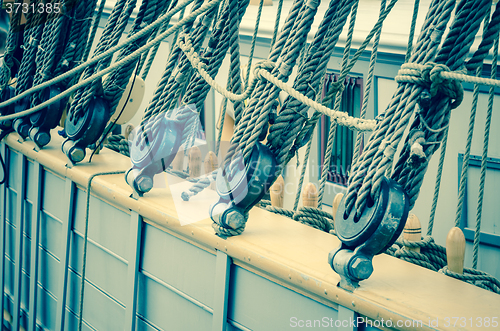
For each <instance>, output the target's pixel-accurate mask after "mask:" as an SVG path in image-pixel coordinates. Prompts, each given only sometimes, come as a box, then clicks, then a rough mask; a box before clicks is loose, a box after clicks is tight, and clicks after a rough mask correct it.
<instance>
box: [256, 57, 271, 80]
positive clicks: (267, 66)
mask: <svg viewBox="0 0 500 331" xmlns="http://www.w3.org/2000/svg"><path fill="white" fill-rule="evenodd" d="M275 67H276V64H275V63H274V62H273V61H270V60H263V61H259V62H257V63H256V64H255V69H254V72H253V74H254V76H255V77H257V78H258V79H261V80H264V79H265V78H264V77H263V76H262V75H261V70H265V71H267V72H269V73H271V71H272V70H273V69H274V68H275Z"/></svg>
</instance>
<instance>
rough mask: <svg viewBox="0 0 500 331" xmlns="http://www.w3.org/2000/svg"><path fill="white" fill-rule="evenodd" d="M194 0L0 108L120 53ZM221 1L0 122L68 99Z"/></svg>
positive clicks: (189, 0)
mask: <svg viewBox="0 0 500 331" xmlns="http://www.w3.org/2000/svg"><path fill="white" fill-rule="evenodd" d="M191 1H192V0H187V1H185V2H183V3H182V4H180V5H179V7H176V9H175V10H173V11H172V12H168V13H167V14H165V16H163V17H161V18H159V19H158V20H157V21H156V22H155V23H153V24H151V25H150V26H148V27H146V28H144V29H143V30H141V32H140V33H137V34H135V35H134V36H132V37H130V38H129V39H128V40H127V41H125V42H123V43H121V44H119V45H117V46H114V47H112V48H110V49H109V50H107V51H106V52H104V53H102V54H101V55H99V56H96V57H95V58H92V59H91V60H89V61H87V62H85V63H83V64H81V65H79V66H77V67H75V68H73V69H72V70H70V71H68V72H66V73H64V74H61V75H59V76H57V77H55V78H53V79H51V80H49V81H47V82H45V83H43V84H40V85H38V86H34V87H32V88H30V89H29V90H27V91H25V92H23V93H21V94H20V95H18V96H16V97H14V98H11V99H8V100H6V101H4V102H1V103H0V108H1V107H5V106H8V105H10V104H12V103H14V102H17V101H19V100H20V99H21V98H23V97H25V96H27V95H29V94H32V93H35V92H38V91H40V90H43V89H45V88H47V87H49V86H51V85H53V84H56V83H59V82H61V81H64V80H65V79H67V78H69V77H72V76H73V75H74V74H76V73H78V72H80V71H82V70H84V69H85V68H86V67H87V65H91V64H95V63H97V62H98V61H99V60H101V59H103V58H106V57H108V56H111V55H112V54H113V53H114V52H116V51H118V50H119V49H121V48H123V47H124V46H126V45H127V44H128V43H130V42H133V41H135V40H136V39H137V37H140V36H142V35H143V34H146V33H148V32H149V31H150V30H152V29H153V28H155V27H156V26H157V25H159V24H161V23H162V22H164V21H165V20H167V19H169V18H170V17H172V16H173V15H175V14H176V13H177V12H178V11H180V10H181V9H182V8H184V7H185V6H187V5H188V4H189V3H190V2H191ZM220 1H221V0H212V1H210V2H208V3H207V4H206V5H203V6H201V7H200V8H199V9H198V10H196V11H195V12H193V13H192V14H191V15H189V16H187V17H186V18H184V19H183V20H181V21H180V22H178V23H177V24H175V25H174V26H172V27H171V28H169V29H168V30H167V31H165V32H164V33H163V34H160V35H158V36H157V37H156V38H155V39H154V41H152V42H151V43H148V44H146V45H144V46H143V47H141V48H139V49H138V50H136V51H135V52H133V53H132V54H130V55H129V56H128V57H126V58H124V59H122V60H120V61H117V62H116V63H114V64H113V65H111V66H109V67H108V68H106V69H103V70H100V71H99V72H97V73H96V74H94V75H92V76H90V77H88V78H86V79H83V80H81V81H80V82H78V83H77V84H75V85H73V86H72V87H70V88H67V89H66V90H65V91H64V92H62V93H60V94H59V95H57V96H56V97H53V98H51V99H49V100H47V101H45V102H43V103H41V104H39V105H38V106H36V107H33V108H30V109H27V110H25V111H22V112H19V113H16V114H12V115H8V116H0V121H5V120H9V119H13V118H17V117H23V116H27V115H29V114H32V113H34V112H36V111H38V110H40V109H43V108H45V107H47V106H49V105H51V104H53V103H54V102H57V101H59V100H61V99H64V98H66V97H68V96H69V95H71V94H72V93H73V92H74V91H76V90H78V89H79V88H80V87H82V86H85V85H87V84H89V83H91V82H93V81H95V80H97V79H99V78H101V77H103V76H104V75H106V74H107V73H109V72H111V71H113V70H116V69H117V68H120V67H121V66H123V65H125V64H127V63H128V62H129V61H133V60H135V59H136V58H137V57H139V56H140V55H141V54H142V53H144V52H146V51H147V50H148V49H150V48H151V47H153V46H155V45H156V44H157V43H160V42H161V41H162V40H163V39H164V38H166V37H167V36H169V35H170V34H172V33H174V32H175V31H177V30H178V29H180V28H181V27H182V26H183V25H184V24H185V23H186V22H187V21H189V20H191V19H192V18H193V17H196V16H198V15H200V14H201V13H203V12H205V11H207V10H210V9H211V8H212V7H214V6H216V5H217V4H218V3H219V2H220Z"/></svg>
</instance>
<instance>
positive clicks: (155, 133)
mask: <svg viewBox="0 0 500 331" xmlns="http://www.w3.org/2000/svg"><path fill="white" fill-rule="evenodd" d="M195 116H198V113H197V112H196V110H195V108H194V106H193V105H187V106H183V107H180V108H177V109H174V110H173V111H172V112H171V113H170V114H164V113H161V114H158V115H156V116H155V117H153V118H151V119H150V120H149V121H148V122H147V123H145V124H144V125H141V126H140V127H138V128H136V129H135V130H134V140H133V141H132V144H131V147H130V161H132V168H130V169H129V170H128V171H127V173H126V174H125V180H126V182H127V183H128V184H129V185H130V186H131V187H132V188H133V189H134V190H135V191H136V192H137V193H138V194H139V195H140V196H141V195H142V194H144V193H146V192H149V191H150V190H151V189H152V188H153V177H154V175H156V174H158V173H160V172H162V171H165V170H166V169H167V167H168V166H169V165H170V164H171V163H172V161H173V160H174V158H175V155H176V154H177V151H178V150H179V148H180V146H181V144H182V132H183V131H184V128H185V126H186V123H189V122H190V119H191V118H192V117H195Z"/></svg>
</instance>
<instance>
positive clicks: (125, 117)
mask: <svg viewBox="0 0 500 331" xmlns="http://www.w3.org/2000/svg"><path fill="white" fill-rule="evenodd" d="M132 84H133V86H132ZM131 89H132V91H130V90H131ZM145 92H146V83H145V82H144V80H143V79H142V78H141V77H139V76H136V77H131V78H130V80H129V82H128V84H127V87H126V88H125V91H123V94H122V97H121V99H120V102H119V103H118V106H117V107H116V109H115V112H114V114H113V115H112V116H111V119H110V122H114V121H115V120H116V119H117V117H118V115H119V116H120V117H119V118H118V120H117V121H116V124H118V125H123V124H125V123H127V122H128V121H130V120H131V119H132V117H134V116H135V114H136V113H137V110H139V107H140V106H141V103H142V99H144V93H145ZM129 94H130V95H129ZM124 106H125V108H123V107H124ZM122 109H123V112H122ZM120 113H121V115H120Z"/></svg>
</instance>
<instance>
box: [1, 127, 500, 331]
mask: <svg viewBox="0 0 500 331" xmlns="http://www.w3.org/2000/svg"><path fill="white" fill-rule="evenodd" d="M18 139H19V137H18V136H17V135H16V134H10V135H9V136H8V137H7V138H6V139H5V140H4V143H2V147H1V152H2V155H3V156H4V158H6V162H7V163H6V164H7V167H8V170H9V180H8V181H7V183H6V184H5V185H2V187H1V189H0V207H1V208H0V213H1V217H2V218H1V219H2V222H1V227H0V235H1V237H0V238H5V240H2V245H0V249H1V250H2V251H1V252H0V255H5V258H4V259H1V260H2V263H0V267H1V268H2V269H0V270H3V272H2V273H1V278H0V285H3V286H4V291H3V298H4V300H2V303H1V304H0V308H2V310H0V311H4V312H5V313H4V317H5V320H4V325H5V326H6V327H9V328H11V329H12V330H13V329H15V328H17V327H18V326H22V327H23V328H26V329H30V330H33V329H35V325H36V328H37V329H49V330H61V329H65V330H77V320H78V317H77V316H78V312H79V298H80V284H81V273H82V255H83V233H84V227H85V219H84V218H85V207H86V186H87V183H88V180H89V177H90V176H92V175H93V174H95V173H100V172H104V171H116V170H127V169H128V168H129V167H130V161H129V160H128V158H126V157H125V156H122V155H119V154H116V153H114V152H112V151H109V150H107V149H104V150H103V151H102V152H101V153H100V154H99V155H95V156H94V158H93V160H92V163H90V164H89V163H87V162H82V163H81V164H78V165H77V166H74V167H72V168H68V167H67V160H66V158H65V156H64V155H63V153H62V152H61V151H60V147H59V146H60V145H61V139H60V138H58V137H56V136H55V135H53V141H52V142H51V143H50V144H49V145H48V146H47V147H45V148H44V149H43V150H41V151H36V150H35V149H34V147H35V146H34V144H33V143H32V142H29V141H27V142H22V143H21V142H19V140H18ZM157 179H158V180H159V183H160V184H161V183H162V182H163V181H167V182H168V183H169V185H164V187H163V188H162V187H158V188H154V189H153V190H152V191H151V192H150V193H148V194H146V195H145V196H144V197H141V198H139V199H138V200H135V199H133V198H132V197H131V194H132V190H131V188H130V187H129V186H128V185H127V184H126V183H125V181H124V176H123V175H107V176H98V177H96V178H95V179H94V180H93V181H92V194H91V199H90V213H89V235H88V238H89V239H88V240H89V242H88V253H87V266H86V286H85V300H84V313H83V317H84V329H85V330H132V329H134V328H136V329H137V330H223V329H224V328H226V327H227V329H228V330H240V329H241V330H288V329H301V328H302V327H304V328H307V329H311V328H310V327H308V326H309V324H308V323H310V324H311V325H312V326H313V328H314V326H315V327H316V329H325V328H326V329H332V330H335V329H338V330H355V329H356V323H351V320H352V321H357V320H358V321H361V320H364V321H366V320H367V319H369V321H370V322H369V323H368V326H367V325H365V324H359V325H358V328H357V329H358V330H363V329H370V327H369V325H370V323H372V324H373V325H374V326H377V327H379V328H381V329H403V330H414V329H422V330H434V329H439V330H462V329H463V330H473V329H483V328H484V326H486V321H487V319H489V325H490V327H489V328H487V329H491V330H494V329H496V328H495V327H493V326H494V321H495V320H496V321H497V323H498V319H499V317H500V316H499V314H500V296H498V295H496V294H493V293H490V292H488V291H485V290H483V289H480V288H477V287H475V286H472V285H469V284H467V283H463V282H461V281H458V280H455V279H452V278H449V277H447V276H444V275H442V274H438V273H436V272H432V271H429V270H427V269H424V268H421V267H418V266H415V265H412V264H410V263H406V262H404V261H401V260H398V259H396V258H393V257H390V256H388V255H385V254H382V255H379V256H376V257H375V259H374V268H375V271H374V273H373V275H372V276H371V277H370V278H369V279H368V280H366V281H363V282H362V283H361V287H360V288H359V289H357V290H355V291H354V292H353V293H351V292H348V291H345V290H343V289H341V288H339V287H338V286H337V284H338V283H339V280H340V278H339V276H338V275H337V274H336V273H335V272H333V271H332V269H331V268H330V266H329V265H328V263H327V256H328V252H329V251H331V250H332V249H334V248H336V247H337V246H338V245H339V241H338V239H337V238H336V237H335V236H332V235H329V234H327V233H323V232H321V231H318V230H315V229H313V228H310V227H308V226H306V225H302V224H299V223H296V222H293V221H291V220H289V219H287V218H285V217H281V216H278V215H275V214H271V213H269V212H267V211H264V210H262V209H259V208H253V209H252V211H251V212H250V219H249V221H248V224H247V228H246V230H245V232H244V233H243V234H242V235H241V236H238V237H233V238H228V239H226V240H224V239H221V238H219V237H217V236H216V235H215V234H214V231H213V229H212V227H211V224H212V221H211V220H210V219H209V218H207V216H208V206H209V204H210V203H213V202H214V201H216V200H217V195H216V193H215V192H214V191H211V190H206V191H205V192H203V193H202V194H200V195H199V196H196V197H194V198H192V200H191V201H190V202H181V201H179V199H177V200H176V199H175V198H173V196H174V197H175V194H177V193H176V192H174V195H172V192H173V191H176V190H179V189H183V188H187V187H189V185H190V184H189V183H178V184H173V183H174V182H175V180H174V179H173V177H169V176H166V177H161V176H160V177H158V178H157ZM159 186H161V185H159ZM190 217H195V218H196V217H199V218H202V220H200V221H198V222H194V223H191V224H187V225H181V224H180V222H179V220H181V221H186V220H187V219H189V218H190ZM23 223H24V225H23ZM21 228H24V231H20V230H19V229H21ZM37 228H39V231H36V229H37ZM21 238H22V240H20V239H21ZM21 242H22V243H23V244H22V245H20V243H21ZM32 243H33V244H32ZM36 243H38V245H36ZM37 247H38V249H37ZM36 256H38V258H36ZM19 261H22V263H18V262H19ZM19 265H21V266H22V268H19ZM32 270H37V271H38V275H34V273H32V272H31V271H32ZM35 288H38V290H37V291H36V292H35V291H34V289H35ZM34 293H36V294H37V295H33V294H34ZM35 303H36V304H35ZM34 309H36V313H35V314H33V313H32V312H33V311H34ZM16 311H19V314H16V313H14V312H16ZM33 316H36V318H33ZM495 317H496V318H495ZM456 318H458V320H457V319H456ZM388 321H390V322H388ZM480 322H481V324H482V326H483V328H481V327H479V325H480ZM420 323H422V324H420ZM464 325H465V326H464ZM391 326H392V327H391Z"/></svg>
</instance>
